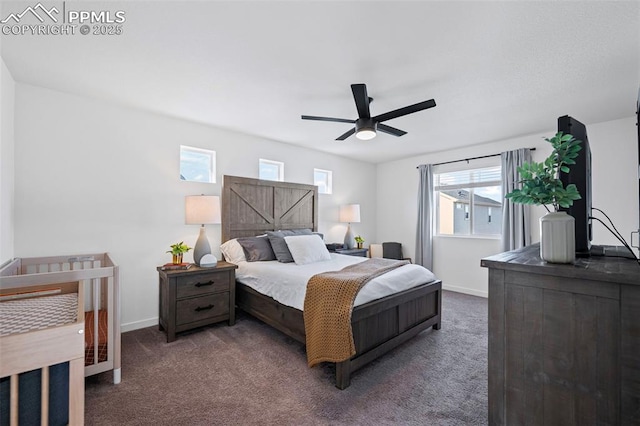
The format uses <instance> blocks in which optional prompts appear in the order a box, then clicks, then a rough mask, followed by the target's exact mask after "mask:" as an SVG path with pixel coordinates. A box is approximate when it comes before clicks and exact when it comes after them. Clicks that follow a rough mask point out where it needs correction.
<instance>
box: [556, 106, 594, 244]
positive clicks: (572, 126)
mask: <svg viewBox="0 0 640 426" xmlns="http://www.w3.org/2000/svg"><path fill="white" fill-rule="evenodd" d="M558 131H559V132H563V133H565V134H567V133H569V134H571V135H573V137H574V138H576V139H578V140H581V141H582V143H581V146H582V149H581V150H580V152H579V153H578V157H577V158H576V159H575V162H576V164H573V165H571V166H570V171H569V173H561V174H560V180H561V181H562V183H563V184H564V186H565V187H566V186H567V185H569V184H575V186H576V187H577V188H578V192H579V193H580V196H581V197H582V198H581V199H579V200H576V201H574V202H573V205H572V206H571V207H568V208H560V210H561V211H566V212H567V213H568V214H570V215H571V216H573V217H574V218H575V220H576V256H589V255H590V253H591V237H592V234H591V230H592V227H591V219H590V218H591V149H590V148H589V139H588V138H587V128H586V127H585V125H584V124H582V123H581V122H579V121H578V120H576V119H575V118H572V117H569V116H568V115H564V116H562V117H559V118H558Z"/></svg>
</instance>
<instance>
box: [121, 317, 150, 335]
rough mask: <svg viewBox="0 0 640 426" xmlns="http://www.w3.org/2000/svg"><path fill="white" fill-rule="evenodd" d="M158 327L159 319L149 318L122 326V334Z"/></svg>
mask: <svg viewBox="0 0 640 426" xmlns="http://www.w3.org/2000/svg"><path fill="white" fill-rule="evenodd" d="M154 325H158V318H149V319H146V320H142V321H135V322H128V323H126V324H120V332H121V333H126V332H127V331H133V330H138V329H140V328H147V327H153V326H154Z"/></svg>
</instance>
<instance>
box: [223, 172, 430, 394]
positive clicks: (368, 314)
mask: <svg viewBox="0 0 640 426" xmlns="http://www.w3.org/2000/svg"><path fill="white" fill-rule="evenodd" d="M296 229H311V230H313V231H317V230H318V189H317V187H316V186H313V185H305V184H297V183H288V182H274V181H263V180H259V179H251V178H244V177H236V176H224V177H223V191H222V241H223V242H226V241H229V240H232V239H235V238H239V237H252V236H256V235H260V234H264V233H265V232H267V231H277V230H296ZM332 256H341V255H332ZM341 257H342V256H341ZM239 269H240V268H239ZM363 291H364V289H363ZM236 303H237V306H238V308H239V309H241V310H243V311H245V312H247V313H248V314H250V315H252V316H254V317H256V318H258V319H260V320H262V321H264V322H265V323H267V324H269V325H271V326H272V327H274V328H276V329H278V330H280V331H282V332H283V333H285V334H287V335H288V336H290V337H292V338H294V339H296V340H297V341H299V342H301V343H303V344H304V343H305V328H304V319H303V312H302V311H301V310H300V309H296V308H295V307H293V306H287V305H286V304H283V303H280V302H278V301H276V300H275V299H274V298H272V297H270V296H268V295H265V294H262V293H260V292H259V291H257V290H255V289H253V288H252V287H250V286H249V285H246V284H243V283H242V282H240V281H238V280H236ZM441 306H442V283H441V281H439V280H437V279H426V280H425V282H421V283H418V284H417V285H414V286H409V288H405V289H403V290H401V291H399V292H396V293H393V294H390V295H386V296H384V297H381V298H377V299H375V300H370V301H366V302H365V303H362V304H360V305H359V306H356V307H355V308H354V310H353V314H352V317H351V326H352V330H353V340H354V342H355V346H356V354H355V355H354V356H353V357H351V358H350V359H348V360H346V361H342V362H336V363H335V367H336V368H335V371H336V387H338V388H339V389H345V388H347V387H348V386H349V384H350V380H351V373H353V372H354V371H356V370H358V369H359V368H361V367H363V366H364V365H366V364H368V363H370V362H371V361H373V360H375V359H377V358H379V357H380V356H382V355H383V354H385V353H386V352H388V351H390V350H392V349H394V348H396V347H398V346H399V345H401V344H402V343H404V342H406V341H407V340H409V339H411V338H412V337H414V336H415V335H417V334H418V333H420V332H421V331H423V330H425V329H428V328H433V329H434V330H438V329H440V323H441Z"/></svg>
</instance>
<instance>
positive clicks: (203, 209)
mask: <svg viewBox="0 0 640 426" xmlns="http://www.w3.org/2000/svg"><path fill="white" fill-rule="evenodd" d="M184 206H185V210H184V214H185V223H186V224H187V225H210V224H215V223H222V220H221V217H220V197H219V196H217V195H188V196H186V197H185V203H184Z"/></svg>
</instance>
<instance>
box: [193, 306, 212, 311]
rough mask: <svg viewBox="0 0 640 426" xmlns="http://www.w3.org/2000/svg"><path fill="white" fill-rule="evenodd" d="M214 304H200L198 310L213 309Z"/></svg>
mask: <svg viewBox="0 0 640 426" xmlns="http://www.w3.org/2000/svg"><path fill="white" fill-rule="evenodd" d="M212 308H213V305H211V304H210V305H207V306H198V307H197V308H196V312H200V311H208V310H209V309H212Z"/></svg>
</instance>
